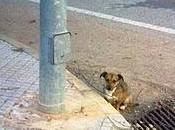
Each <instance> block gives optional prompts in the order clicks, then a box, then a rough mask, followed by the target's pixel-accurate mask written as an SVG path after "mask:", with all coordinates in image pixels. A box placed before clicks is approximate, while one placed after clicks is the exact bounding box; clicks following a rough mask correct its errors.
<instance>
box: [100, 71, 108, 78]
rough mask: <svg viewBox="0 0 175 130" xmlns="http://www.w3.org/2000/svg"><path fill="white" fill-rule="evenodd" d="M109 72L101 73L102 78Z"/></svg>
mask: <svg viewBox="0 0 175 130" xmlns="http://www.w3.org/2000/svg"><path fill="white" fill-rule="evenodd" d="M107 74H108V73H107V72H103V73H101V75H100V78H101V77H103V78H105V76H106V75H107Z"/></svg>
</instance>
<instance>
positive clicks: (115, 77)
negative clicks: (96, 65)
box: [100, 72, 124, 91]
mask: <svg viewBox="0 0 175 130" xmlns="http://www.w3.org/2000/svg"><path fill="white" fill-rule="evenodd" d="M101 77H103V78H104V79H105V81H106V89H107V90H109V91H112V90H113V89H114V88H115V87H116V86H117V84H118V81H119V80H123V81H124V79H123V76H122V75H121V74H115V73H107V72H103V73H102V74H101V75H100V78H101Z"/></svg>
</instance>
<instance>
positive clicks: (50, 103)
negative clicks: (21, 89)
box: [39, 0, 70, 113]
mask: <svg viewBox="0 0 175 130" xmlns="http://www.w3.org/2000/svg"><path fill="white" fill-rule="evenodd" d="M68 36H69V33H68V32H67V30H66V5H65V1H64V0H40V79H39V81H40V83H39V109H40V110H41V111H44V112H47V113H60V112H62V111H63V110H64V104H63V101H64V88H65V60H66V56H67V54H68V53H69V52H70V44H69V39H68V38H69V37H68Z"/></svg>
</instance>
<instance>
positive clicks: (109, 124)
mask: <svg viewBox="0 0 175 130" xmlns="http://www.w3.org/2000/svg"><path fill="white" fill-rule="evenodd" d="M38 74H39V61H38V60H36V59H35V58H34V57H32V56H31V55H30V54H27V53H26V52H23V50H20V49H17V48H15V47H14V46H12V45H11V44H9V43H7V42H5V41H3V40H0V125H1V126H2V127H3V128H8V129H9V130H12V128H13V129H16V130H20V129H38V130H40V129H41V130H61V129H62V130H87V129H88V130H108V129H109V130H110V129H129V126H130V125H129V124H128V123H127V122H126V120H125V119H124V118H123V117H122V116H121V115H120V114H119V112H117V111H116V110H115V109H114V108H113V107H112V106H111V105H110V104H108V103H107V102H106V101H105V100H104V99H103V98H102V97H101V96H99V95H98V94H97V93H96V92H94V90H92V89H90V88H88V87H87V86H86V85H85V84H84V83H82V82H81V81H80V80H78V79H77V78H76V77H74V76H73V75H72V74H71V73H70V72H68V71H67V72H66V87H65V106H66V112H64V113H61V114H58V115H51V114H44V113H41V112H39V111H38V110H37V97H38V87H39V82H38V77H39V75H38Z"/></svg>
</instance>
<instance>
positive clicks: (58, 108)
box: [38, 102, 65, 114]
mask: <svg viewBox="0 0 175 130" xmlns="http://www.w3.org/2000/svg"><path fill="white" fill-rule="evenodd" d="M38 110H39V111H42V112H44V113H48V114H60V113H63V112H65V105H64V104H63V103H60V104H58V105H45V104H42V103H40V102H38Z"/></svg>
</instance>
